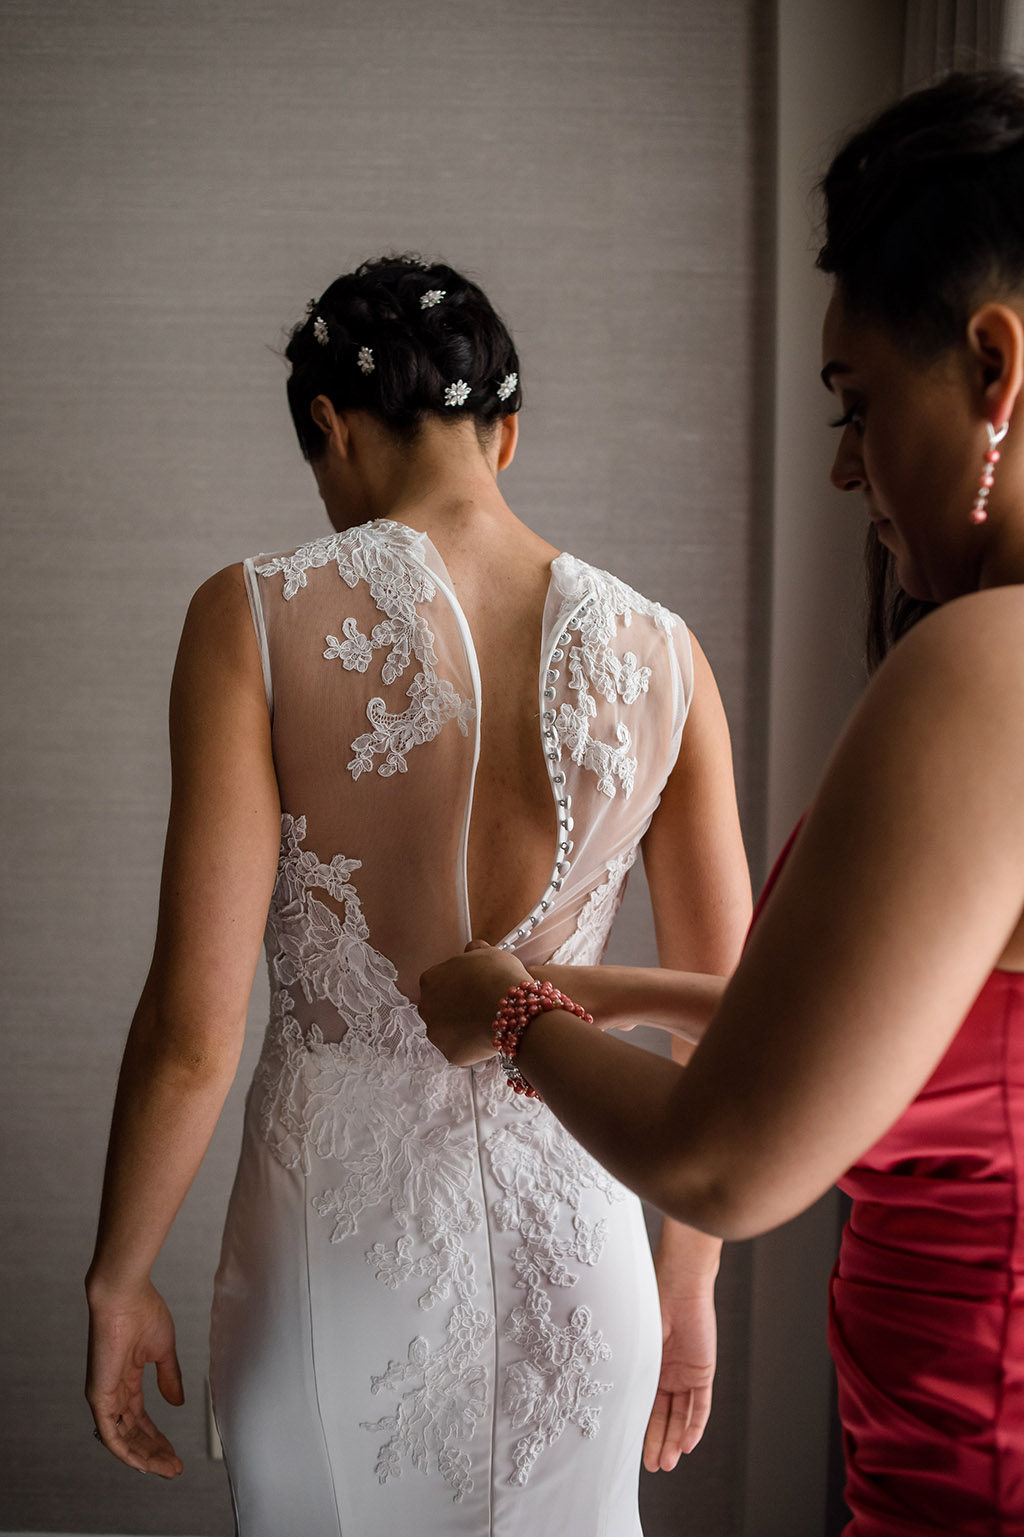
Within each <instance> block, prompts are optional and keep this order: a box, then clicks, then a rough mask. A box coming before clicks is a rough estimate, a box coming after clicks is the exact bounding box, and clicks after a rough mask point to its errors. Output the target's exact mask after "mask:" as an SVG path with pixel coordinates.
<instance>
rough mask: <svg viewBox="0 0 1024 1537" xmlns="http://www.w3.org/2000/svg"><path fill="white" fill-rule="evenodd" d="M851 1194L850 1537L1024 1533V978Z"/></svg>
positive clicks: (847, 1268)
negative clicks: (1023, 1201)
mask: <svg viewBox="0 0 1024 1537" xmlns="http://www.w3.org/2000/svg"><path fill="white" fill-rule="evenodd" d="M798 834H799V827H798V828H797V829H796V831H795V832H794V833H793V835H792V836H791V838H790V839H789V842H788V843H787V844H786V846H785V848H784V849H783V851H782V853H781V855H780V856H779V859H778V861H777V862H776V865H775V868H774V870H773V871H772V873H771V875H770V877H769V879H768V881H767V883H766V885H765V888H764V891H763V892H762V894H761V898H760V900H759V902H758V905H757V909H756V911H755V914H754V922H755V923H756V921H757V916H758V913H760V911H761V910H762V908H763V907H764V905H765V903H766V902H767V901H768V900H769V899H770V895H771V891H772V889H773V887H774V885H775V882H776V880H777V878H778V875H779V872H780V871H781V869H782V867H783V865H784V863H785V861H786V859H787V857H788V855H789V852H790V850H791V848H792V846H793V843H794V841H795V839H796V837H797V836H798ZM898 1028H899V1021H898V1020H894V1021H893V1029H898ZM839 1184H840V1188H841V1189H842V1190H844V1191H845V1192H846V1193H847V1194H848V1195H849V1196H851V1197H852V1200H853V1207H852V1210H851V1213H850V1217H849V1220H848V1222H847V1223H846V1226H845V1228H844V1231H843V1239H842V1245H841V1248H840V1254H839V1259H838V1261H837V1263H836V1266H835V1270H834V1272H833V1275H832V1280H831V1284H830V1295H829V1344H830V1348H831V1350H832V1356H833V1359H834V1361H835V1367H836V1377H837V1381H838V1391H839V1414H840V1419H841V1421H842V1425H843V1438H844V1450H845V1455H846V1467H847V1484H846V1501H847V1504H848V1505H849V1508H850V1510H851V1512H852V1515H853V1519H852V1521H851V1522H850V1523H849V1525H848V1526H847V1527H846V1529H845V1531H844V1533H843V1537H940V1534H941V1537H1022V1534H1024V1207H1022V1199H1021V1197H1022V1191H1024V975H1021V974H1018V973H1014V972H1006V971H995V972H993V973H992V974H991V976H990V977H989V978H988V980H987V981H986V983H985V985H984V987H983V988H982V990H981V992H980V994H979V996H978V998H977V999H976V1000H975V1003H974V1006H973V1007H972V1009H971V1011H970V1013H969V1014H968V1015H967V1017H966V1018H965V1020H964V1021H963V1024H962V1025H961V1027H960V1029H959V1031H958V1032H957V1034H956V1036H955V1037H954V1039H953V1041H952V1044H951V1045H950V1047H949V1049H948V1050H947V1052H946V1054H945V1055H944V1057H943V1058H942V1061H941V1062H940V1063H939V1065H938V1067H937V1068H936V1069H935V1072H934V1073H933V1074H932V1076H931V1078H930V1079H929V1081H928V1082H927V1083H926V1084H925V1086H924V1088H923V1089H922V1090H921V1092H920V1093H919V1094H918V1096H917V1098H916V1099H915V1100H914V1101H913V1102H912V1104H910V1105H909V1106H908V1107H907V1109H906V1110H905V1111H904V1113H903V1115H902V1116H900V1118H899V1120H898V1121H897V1122H896V1123H895V1125H893V1126H892V1127H891V1128H890V1130H889V1131H888V1132H887V1133H886V1135H885V1136H884V1137H883V1138H882V1139H881V1140H880V1141H879V1142H877V1143H876V1144H875V1146H874V1147H872V1148H871V1149H869V1151H868V1152H866V1153H865V1154H864V1156H863V1157H862V1158H861V1159H860V1160H859V1162H858V1163H857V1164H856V1165H855V1166H854V1167H853V1168H852V1169H850V1170H848V1172H847V1173H846V1174H845V1175H844V1177H843V1178H842V1179H841V1180H840V1181H839Z"/></svg>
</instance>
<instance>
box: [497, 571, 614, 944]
mask: <svg viewBox="0 0 1024 1537" xmlns="http://www.w3.org/2000/svg"><path fill="white" fill-rule="evenodd" d="M593 601H594V600H593V598H588V599H587V600H586V602H585V603H583V604H582V605H581V606H580V608H579V609H577V611H576V618H577V619H582V618H583V616H584V614H585V613H586V612H587V610H588V609H589V608H590V607H591V605H592V603H593ZM571 639H572V636H571V635H570V634H569V631H568V630H564V631H563V632H562V634H561V635H560V636H559V637H558V645H557V646H556V647H555V649H554V651H552V653H551V660H552V662H561V661H562V660H563V659H564V657H565V647H566V646H568V645H569V643H570V641H571ZM559 677H560V672H559V669H558V668H557V667H549V668H548V670H547V672H546V673H545V675H544V690H543V695H544V700H545V703H546V704H547V705H548V708H547V709H545V711H544V714H543V721H544V742H545V744H546V745H545V755H546V757H547V760H548V774H549V775H550V777H551V784H552V788H553V789H554V791H555V805H556V807H557V810H558V857H557V859H556V860H555V868H554V871H553V872H552V876H551V879H550V881H548V884H547V889H546V890H545V892H544V895H543V896H542V897H541V899H540V901H539V902H538V903H537V905H536V907H535V908H534V909H533V911H532V912H531V913H530V914H529V915H528V916H527V917H526V918H524V919H523V921H522V923H521V924H520V925H519V927H518V928H517V929H516V930H515V932H514V933H513V934H510V935H509V937H508V939H506V940H502V948H504V949H506V950H510V949H511V948H512V946H513V945H514V944H516V943H517V941H518V940H520V939H525V938H526V937H527V935H528V934H530V933H531V932H532V930H533V929H535V928H536V927H537V925H538V923H539V922H540V921H541V918H542V917H543V916H544V914H545V913H546V912H547V911H548V909H549V908H550V906H551V902H552V898H553V896H554V894H555V892H558V891H561V889H562V882H563V881H564V879H565V877H566V876H567V875H568V873H569V870H570V867H571V863H572V862H571V860H570V858H569V856H570V854H571V853H572V851H573V848H574V847H575V845H574V843H573V840H572V838H571V837H570V836H569V834H570V833H571V832H572V830H573V826H574V825H575V824H574V823H573V818H572V797H571V796H570V795H569V793H568V792H567V790H566V788H565V775H564V773H563V772H562V770H561V769H560V768H559V767H558V765H559V762H560V761H561V749H560V748H559V746H558V733H557V732H556V730H555V720H556V713H555V711H554V710H552V709H551V708H550V701H551V700H552V699H554V697H555V687H554V686H555V684H556V683H557V682H558V679H559ZM552 765H554V767H552Z"/></svg>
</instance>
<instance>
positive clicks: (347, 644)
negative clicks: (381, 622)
mask: <svg viewBox="0 0 1024 1537" xmlns="http://www.w3.org/2000/svg"><path fill="white" fill-rule="evenodd" d="M341 633H342V635H344V637H345V639H344V640H339V639H338V637H337V636H336V635H328V637H327V650H326V651H325V652H324V657H325V659H326V660H327V661H328V662H334V661H338V662H340V663H341V665H342V667H344V668H345V670H346V671H347V672H352V671H353V670H354V671H355V672H365V671H366V669H367V668H368V667H369V665H370V661H371V659H372V657H373V647H372V645H371V644H370V642H369V641H368V640H367V638H366V636H365V635H364V634H363V633H362V631H361V630H360V628H359V626H358V624H356V621H355V620H354V619H346V620H345V621H344V623H343V624H342V626H341Z"/></svg>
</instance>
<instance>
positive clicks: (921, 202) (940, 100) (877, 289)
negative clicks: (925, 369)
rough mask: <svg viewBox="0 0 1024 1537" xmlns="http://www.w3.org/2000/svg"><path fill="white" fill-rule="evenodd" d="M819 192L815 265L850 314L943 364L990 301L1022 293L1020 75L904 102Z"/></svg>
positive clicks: (877, 122)
mask: <svg viewBox="0 0 1024 1537" xmlns="http://www.w3.org/2000/svg"><path fill="white" fill-rule="evenodd" d="M821 190H822V192H823V193H824V197H825V235H826V239H825V244H824V245H823V246H822V248H821V250H820V252H819V253H818V266H819V267H820V268H821V269H822V271H823V272H828V273H831V274H832V275H833V276H834V277H835V278H836V281H837V283H838V285H839V289H840V291H841V294H842V298H843V303H844V305H845V307H846V308H847V310H848V311H849V312H850V313H851V314H852V315H858V316H862V317H863V318H865V319H868V320H873V321H875V322H877V323H879V324H881V325H883V326H885V327H886V328H887V329H888V330H889V331H890V332H891V334H892V335H893V336H894V337H895V338H896V339H897V340H898V341H900V342H902V343H903V345H904V346H906V347H907V348H908V349H910V350H911V351H913V352H914V353H915V354H917V355H918V356H919V357H920V358H921V359H922V360H924V361H928V360H930V359H931V358H934V357H936V356H938V354H939V353H941V352H943V351H944V350H945V349H946V348H948V347H951V346H953V345H955V344H956V343H957V342H959V341H962V340H963V339H964V333H965V328H966V325H967V322H968V320H969V319H970V316H971V313H972V311H973V310H974V308H975V307H976V305H977V304H978V303H979V301H980V300H981V299H982V298H984V297H986V296H995V295H1000V294H1001V295H1005V296H1009V295H1011V294H1020V293H1021V292H1022V291H1024V76H1022V75H1020V74H1018V73H1016V72H1015V71H1013V70H989V71H985V72H983V73H978V74H972V75H968V74H961V73H955V74H951V75H947V76H946V77H945V79H943V80H941V81H940V82H939V83H938V84H937V85H933V86H929V87H928V88H926V89H925V90H922V91H915V92H914V93H913V94H912V95H910V96H905V97H904V98H903V99H902V100H901V101H898V102H896V103H895V104H894V105H893V106H891V107H889V108H888V109H887V110H886V111H885V112H883V113H881V114H880V116H878V117H876V118H875V119H874V121H873V122H871V123H869V124H868V126H867V127H866V128H863V129H861V130H860V132H858V133H855V134H854V135H853V137H852V138H851V139H849V140H848V142H847V143H846V144H845V145H844V146H843V148H842V149H841V150H840V151H839V153H838V154H837V155H836V157H835V159H834V160H833V162H832V164H831V166H830V167H829V170H828V173H827V175H826V176H825V179H824V181H823V182H822V184H821ZM986 290H988V291H989V294H988V295H986V292H985V291H986Z"/></svg>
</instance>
